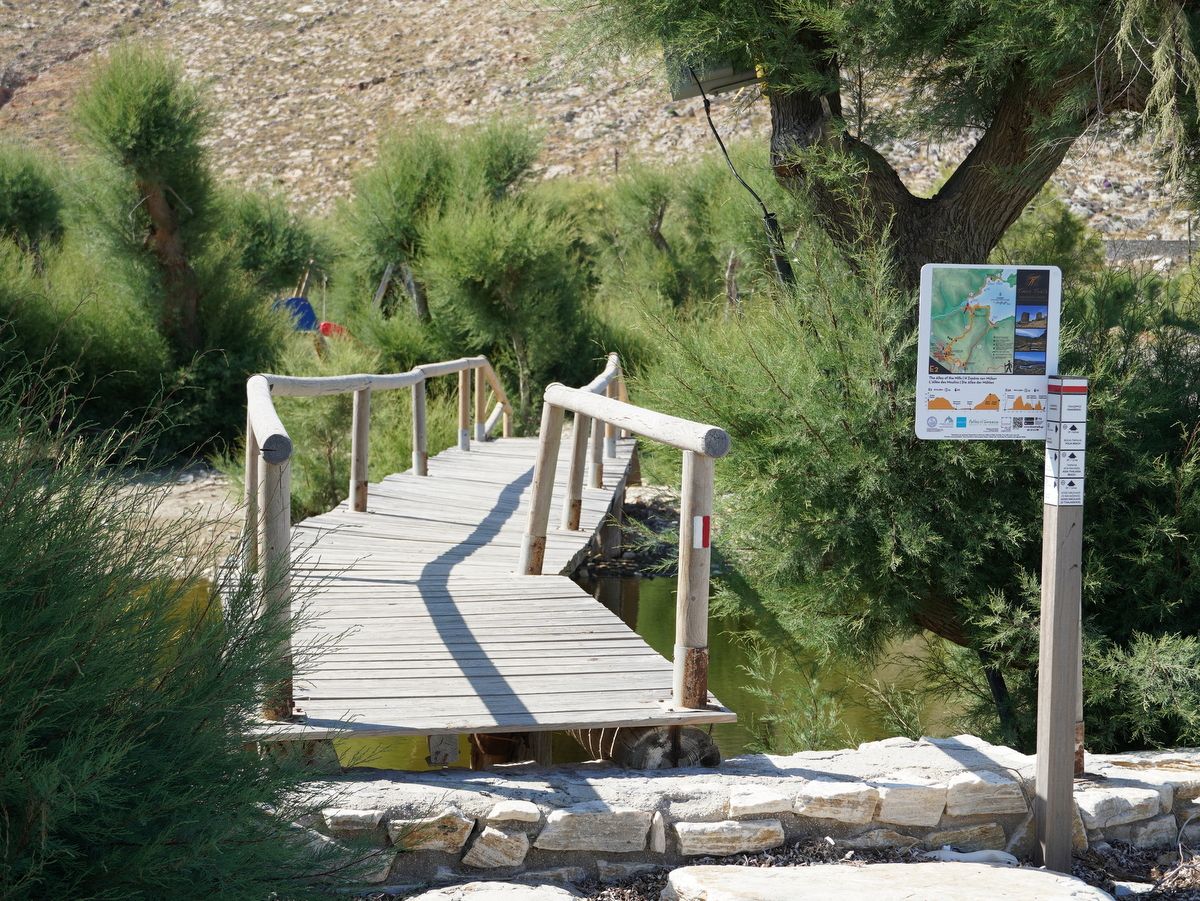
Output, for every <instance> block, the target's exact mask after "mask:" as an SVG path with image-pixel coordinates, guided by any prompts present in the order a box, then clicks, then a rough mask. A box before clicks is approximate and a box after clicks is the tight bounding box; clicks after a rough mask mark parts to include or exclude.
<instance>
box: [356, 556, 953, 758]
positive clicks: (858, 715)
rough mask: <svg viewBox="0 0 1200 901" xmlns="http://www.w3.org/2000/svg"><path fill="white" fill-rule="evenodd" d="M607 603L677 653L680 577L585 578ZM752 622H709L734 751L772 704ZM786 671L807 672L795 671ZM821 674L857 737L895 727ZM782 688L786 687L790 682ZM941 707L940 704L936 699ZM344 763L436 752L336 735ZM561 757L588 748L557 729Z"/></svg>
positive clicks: (887, 677)
mask: <svg viewBox="0 0 1200 901" xmlns="http://www.w3.org/2000/svg"><path fill="white" fill-rule="evenodd" d="M582 584H583V586H584V588H586V589H587V590H588V591H589V592H590V593H591V594H592V595H593V596H594V597H596V599H597V601H598V602H599V603H602V604H604V605H605V606H606V607H608V608H609V609H610V610H612V611H613V612H614V613H616V614H617V615H618V616H620V617H621V619H622V620H623V621H624V622H625V623H626V624H627V625H628V626H629V627H630V628H632V629H634V630H635V631H636V632H637V633H638V634H639V635H640V636H642V638H643V639H644V640H645V641H646V643H647V644H649V645H650V646H651V647H652V648H654V650H656V651H658V652H659V653H660V654H662V655H663V656H664V657H667V658H669V657H670V656H671V652H672V648H673V646H674V644H675V580H674V579H673V578H657V579H619V578H603V579H599V580H593V581H586V582H582ZM749 625H750V624H746V623H739V622H737V621H722V620H713V621H712V623H711V624H710V626H709V690H710V691H711V692H712V693H713V694H714V695H715V696H716V697H717V698H718V699H719V700H720V701H721V703H722V704H724V705H725V706H726V707H728V708H729V709H731V710H733V711H734V712H736V713H737V714H738V722H737V723H727V724H726V723H722V724H718V725H716V726H714V728H713V736H714V738H715V739H716V742H717V745H718V746H719V747H720V749H721V753H722V755H723V756H725V757H732V756H734V755H737V754H740V753H742V752H743V751H745V750H746V748H747V746H748V745H749V744H750V742H751V741H752V738H753V735H752V732H751V724H752V723H753V721H754V720H755V719H756V718H757V717H758V716H761V715H762V714H763V713H765V712H767V711H766V706H767V703H766V702H765V701H764V700H763V699H762V698H761V697H759V696H757V695H755V694H752V693H751V692H750V691H749V690H748V689H749V686H750V684H751V680H750V678H749V676H747V674H746V672H745V671H744V669H743V667H744V666H746V665H748V664H749V660H748V657H747V652H746V650H745V647H744V645H743V644H742V643H740V642H739V641H738V640H737V636H738V635H739V634H740V633H742V632H745V631H747V630H748V627H749ZM923 648H924V644H923V642H922V641H921V640H920V639H919V638H918V639H913V640H912V641H910V642H906V643H904V644H901V645H898V646H897V647H896V648H894V649H893V653H892V654H889V655H888V657H889V658H892V659H896V658H899V657H902V656H906V655H907V656H917V655H919V654H920V653H921V652H922V650H923ZM861 675H862V677H863V678H864V679H865V680H866V681H871V680H876V679H877V680H879V681H880V682H883V683H896V684H899V685H902V686H903V685H905V682H906V680H909V679H912V678H913V677H912V675H911V674H910V673H908V672H906V671H905V670H904V669H903V668H902V667H900V666H898V665H896V664H886V663H885V664H883V665H881V666H879V667H877V668H875V669H874V670H872V671H870V672H866V673H863V674H861ZM785 678H788V679H792V678H794V679H799V678H802V677H801V676H800V675H799V674H796V673H791V674H789V675H787V676H785ZM817 679H818V680H819V682H820V684H821V686H822V688H824V689H826V690H828V691H829V692H831V693H836V694H838V695H839V697H840V698H841V699H842V702H843V711H844V713H843V721H844V723H845V725H846V727H847V729H848V731H849V733H850V734H851V735H852V736H853V738H854V739H855V740H858V741H870V740H874V739H878V738H886V737H887V736H888V735H889V734H891V733H889V732H887V731H886V730H885V729H883V728H882V727H881V726H880V724H879V723H878V722H877V721H876V720H875V719H874V718H873V716H872V715H871V714H870V713H869V712H868V711H867V710H866V709H865V708H864V707H863V706H862V704H861V701H862V697H863V693H862V692H861V691H859V690H856V688H855V686H848V685H847V684H846V677H845V674H844V673H842V672H840V671H838V670H836V669H828V670H819V671H818V672H817ZM775 687H777V688H778V689H779V690H780V691H779V693H780V694H784V693H786V689H787V688H788V686H787V685H780V686H773V688H775ZM933 706H934V707H935V708H936V705H933ZM940 712H941V711H939V710H937V709H931V710H926V711H925V717H926V721H927V722H928V721H936V719H937V715H938V714H939V713H940ZM467 741H468V739H467V737H466V736H460V740H459V756H460V763H461V764H462V765H467V764H469V761H470V747H469V745H468V744H467ZM335 746H336V747H337V750H338V755H339V757H340V758H341V760H342V763H343V765H357V766H371V767H380V768H395V769H413V770H421V769H429V766H428V764H427V763H426V761H425V758H426V755H427V754H428V753H429V749H428V745H427V743H426V740H425V739H424V738H389V739H345V740H339V741H337V742H335ZM554 759H555V762H557V763H572V762H577V761H580V760H583V759H584V756H583V751H582V749H581V748H580V747H579V746H578V745H577V744H576V743H575V742H574V741H573V740H572V739H571V737H570V736H568V735H565V734H558V735H555V738H554Z"/></svg>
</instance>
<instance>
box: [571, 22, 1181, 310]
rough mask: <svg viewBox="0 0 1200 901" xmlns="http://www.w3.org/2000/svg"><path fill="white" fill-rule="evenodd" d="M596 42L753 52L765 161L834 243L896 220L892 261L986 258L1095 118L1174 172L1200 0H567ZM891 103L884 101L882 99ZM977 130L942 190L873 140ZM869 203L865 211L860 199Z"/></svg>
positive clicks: (677, 53)
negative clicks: (924, 184)
mask: <svg viewBox="0 0 1200 901" xmlns="http://www.w3.org/2000/svg"><path fill="white" fill-rule="evenodd" d="M568 10H569V12H571V13H574V14H576V16H577V18H576V22H577V25H576V29H577V33H578V34H579V35H580V36H581V37H583V38H584V40H585V42H586V43H588V44H590V45H591V46H599V47H604V48H618V49H620V50H633V51H649V52H651V53H659V52H665V53H666V55H667V56H668V57H669V58H671V59H673V60H675V61H678V62H679V63H682V64H685V65H691V66H693V67H695V68H696V69H697V71H699V70H700V69H701V68H702V67H703V66H704V65H705V63H711V62H714V61H721V60H730V59H733V60H747V59H748V60H750V61H752V62H753V63H754V64H755V65H756V66H757V67H758V68H759V70H760V72H761V74H762V83H763V93H764V94H765V97H766V101H767V103H768V104H769V106H770V113H771V135H770V147H771V163H772V167H773V169H774V172H775V175H776V176H777V177H778V178H779V179H780V180H781V182H783V184H784V185H785V186H786V187H787V188H789V189H790V190H792V191H794V192H796V193H798V194H803V195H805V196H807V197H808V198H810V200H811V202H812V204H813V205H814V208H815V211H816V213H817V214H818V215H819V217H820V220H821V222H822V224H823V225H824V226H825V227H826V228H827V229H828V230H829V231H830V233H831V234H832V235H833V236H834V237H835V238H836V239H837V240H838V241H839V242H841V243H843V244H848V243H852V242H854V241H856V240H857V239H858V238H860V237H861V236H862V234H863V232H864V230H865V231H867V232H869V233H873V235H872V236H873V237H878V236H880V235H883V234H887V235H888V236H889V238H890V240H891V242H892V248H893V249H892V253H893V256H894V259H895V263H896V266H895V271H896V273H897V279H898V281H899V282H900V283H901V284H902V285H903V286H905V287H912V286H914V285H915V284H916V281H917V276H918V272H919V270H920V267H921V265H922V264H923V263H926V262H930V261H939V262H965V261H971V260H983V259H986V258H987V256H988V253H989V252H990V251H991V250H992V249H993V248H994V247H995V245H996V243H997V242H998V241H999V240H1000V238H1001V236H1002V235H1003V234H1004V232H1005V230H1006V229H1007V228H1008V227H1009V226H1010V225H1012V224H1013V222H1014V221H1016V219H1017V217H1018V216H1019V215H1020V213H1021V211H1022V210H1023V209H1024V208H1025V207H1026V205H1027V204H1028V203H1029V202H1030V201H1031V200H1032V199H1033V198H1034V197H1035V196H1036V195H1037V193H1038V191H1039V190H1040V189H1041V188H1042V186H1043V185H1044V184H1045V183H1046V182H1047V180H1048V179H1049V178H1050V177H1051V176H1052V175H1053V173H1054V171H1055V170H1056V169H1057V168H1058V166H1059V164H1060V163H1061V162H1062V160H1063V158H1064V156H1065V155H1066V154H1067V152H1068V151H1069V150H1070V148H1071V146H1072V145H1073V144H1074V143H1075V141H1076V140H1078V139H1079V138H1080V137H1081V136H1082V135H1083V134H1084V133H1085V132H1087V131H1088V130H1089V129H1099V128H1104V127H1107V126H1111V125H1113V124H1114V122H1118V121H1121V120H1122V117H1125V118H1126V119H1128V120H1130V121H1132V122H1136V123H1137V124H1138V125H1139V126H1140V128H1135V129H1132V130H1123V131H1122V132H1121V133H1122V134H1137V133H1138V132H1139V131H1141V132H1142V133H1146V132H1151V133H1153V135H1154V136H1155V138H1156V139H1157V143H1158V146H1160V147H1161V148H1163V162H1164V164H1165V169H1166V170H1167V174H1169V175H1171V176H1174V177H1178V176H1180V175H1184V174H1186V172H1187V169H1188V166H1189V164H1190V163H1191V162H1192V161H1193V157H1194V154H1195V148H1196V146H1197V139H1198V133H1197V128H1196V109H1197V103H1196V97H1197V93H1196V92H1197V90H1198V89H1200V63H1198V62H1197V53H1196V35H1197V34H1198V33H1200V32H1198V31H1197V19H1198V18H1200V11H1197V10H1196V7H1195V4H1189V3H1184V2H1178V0H1117V2H1111V0H1055V2H1049V0H1004V2H999V0H944V2H929V0H569V2H568ZM882 95H887V96H889V97H890V98H893V99H895V98H898V103H892V104H888V106H887V108H886V109H884V108H883V107H882V106H881V105H880V104H879V103H878V102H877V100H876V99H875V98H878V97H880V96H882ZM966 129H972V130H974V131H975V132H977V134H978V139H977V140H976V141H975V144H974V146H973V147H972V149H971V151H970V152H969V153H968V154H967V156H966V158H965V159H964V160H963V161H962V162H961V163H960V164H959V165H958V167H957V168H955V169H954V171H953V172H952V173H950V175H949V177H948V178H947V179H946V181H945V183H944V184H943V185H942V186H941V188H940V189H939V190H938V191H937V193H936V194H934V195H933V196H932V197H922V196H918V195H917V194H916V193H914V192H913V191H912V190H910V188H909V187H908V186H907V185H905V184H904V182H903V181H902V179H901V177H900V175H899V174H898V173H897V171H896V169H895V168H894V167H893V165H892V164H891V163H890V162H889V161H888V159H887V158H886V157H885V155H884V153H882V152H881V151H880V149H879V148H880V147H881V146H882V144H881V141H882V140H884V139H888V138H893V137H908V138H920V139H932V138H937V137H939V136H942V135H945V134H954V133H959V132H961V131H963V130H966ZM862 202H865V206H866V210H867V218H866V221H865V222H864V221H862V220H861V219H860V218H859V217H858V216H856V215H855V211H856V209H857V207H858V206H859V204H860V203H862Z"/></svg>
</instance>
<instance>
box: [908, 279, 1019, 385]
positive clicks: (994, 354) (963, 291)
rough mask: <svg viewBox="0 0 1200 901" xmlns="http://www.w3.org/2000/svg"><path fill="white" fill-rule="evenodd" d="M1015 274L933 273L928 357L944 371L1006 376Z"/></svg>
mask: <svg viewBox="0 0 1200 901" xmlns="http://www.w3.org/2000/svg"><path fill="white" fill-rule="evenodd" d="M1016 315H1017V270H1015V269H939V270H934V278H933V296H932V298H931V300H930V316H929V329H930V331H929V356H930V358H931V359H932V360H935V361H936V362H937V364H938V366H939V367H940V368H941V369H943V370H944V371H946V372H1012V371H1013V363H1014V360H1013V352H1014V339H1015V331H1016Z"/></svg>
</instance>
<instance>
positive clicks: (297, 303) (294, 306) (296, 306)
mask: <svg viewBox="0 0 1200 901" xmlns="http://www.w3.org/2000/svg"><path fill="white" fill-rule="evenodd" d="M271 308H272V309H274V310H287V311H288V312H289V313H291V314H292V325H293V327H294V328H295V329H296V331H298V332H312V331H316V328H317V313H316V310H314V309H313V308H312V304H311V303H309V302H308V298H307V297H289V298H288V299H287V300H277V301H275V303H274V304H272V306H271Z"/></svg>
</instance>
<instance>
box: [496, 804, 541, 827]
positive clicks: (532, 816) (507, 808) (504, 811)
mask: <svg viewBox="0 0 1200 901" xmlns="http://www.w3.org/2000/svg"><path fill="white" fill-rule="evenodd" d="M541 818H542V812H541V811H540V810H538V806H537V805H536V804H534V803H533V802H532V801H497V802H496V803H495V804H494V805H493V806H492V809H491V810H490V811H489V812H488V815H487V821H488V822H489V823H508V822H513V823H536V822H538V821H539V820H541Z"/></svg>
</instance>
